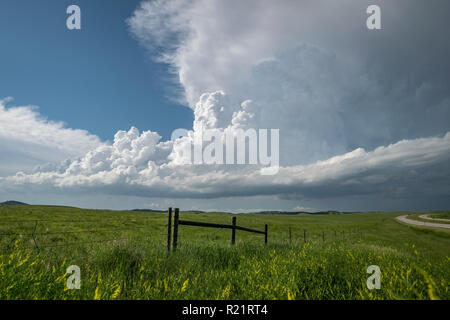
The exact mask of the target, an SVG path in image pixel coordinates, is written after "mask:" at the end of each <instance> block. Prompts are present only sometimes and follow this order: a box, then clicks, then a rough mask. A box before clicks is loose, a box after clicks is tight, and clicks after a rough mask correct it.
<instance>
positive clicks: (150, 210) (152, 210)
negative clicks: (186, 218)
mask: <svg viewBox="0 0 450 320" xmlns="http://www.w3.org/2000/svg"><path fill="white" fill-rule="evenodd" d="M131 211H136V212H167V210H154V209H132V210H131Z"/></svg>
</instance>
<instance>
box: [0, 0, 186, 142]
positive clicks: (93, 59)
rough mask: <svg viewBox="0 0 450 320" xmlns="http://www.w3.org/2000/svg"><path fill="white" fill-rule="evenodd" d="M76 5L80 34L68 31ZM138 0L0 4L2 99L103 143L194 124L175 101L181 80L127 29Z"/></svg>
mask: <svg viewBox="0 0 450 320" xmlns="http://www.w3.org/2000/svg"><path fill="white" fill-rule="evenodd" d="M74 3H76V4H78V5H79V6H80V7H81V10H82V30H79V31H78V30H74V31H69V30H68V29H67V28H66V18H67V16H68V15H67V14H66V8H67V7H68V6H69V5H71V4H74ZM138 4H139V1H108V2H106V1H83V0H81V1H75V2H74V1H65V0H58V1H52V0H43V1H33V0H26V1H24V0H19V1H2V2H1V3H0V39H1V42H2V44H3V45H2V50H0V61H1V63H0V75H1V76H0V98H4V97H8V96H11V97H13V98H14V104H16V105H36V106H39V110H40V113H41V114H42V115H43V116H46V117H48V119H50V120H54V121H64V122H65V123H66V124H67V126H68V127H71V128H79V129H85V130H88V131H89V132H91V133H93V134H96V135H98V136H99V137H101V138H102V139H103V140H111V139H112V137H113V136H114V134H115V133H116V132H117V131H118V130H120V129H123V130H128V129H129V128H130V127H131V126H136V127H137V128H139V129H140V130H149V129H151V130H153V131H157V132H158V133H159V134H161V135H162V136H163V137H165V138H167V137H170V133H171V132H172V130H173V129H175V128H190V127H191V126H192V119H193V116H192V111H191V110H190V109H189V108H186V106H182V105H180V104H179V103H176V102H175V99H176V95H175V94H174V92H175V90H177V86H178V85H177V83H176V82H174V81H173V79H171V76H170V75H169V73H168V71H167V65H165V64H161V63H155V62H153V60H152V59H150V58H149V56H148V55H147V54H146V53H145V50H144V49H142V47H140V46H139V44H138V43H137V42H136V40H135V39H134V38H133V37H132V35H131V34H130V32H129V30H128V26H127V24H126V19H127V18H129V17H130V16H131V15H132V13H133V11H134V10H135V9H136V7H137V6H138Z"/></svg>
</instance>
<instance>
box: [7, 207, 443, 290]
mask: <svg viewBox="0 0 450 320" xmlns="http://www.w3.org/2000/svg"><path fill="white" fill-rule="evenodd" d="M16 210H18V209H16ZM26 210H30V209H26ZM37 210H42V208H38V209H37ZM54 210H55V212H56V215H58V214H61V211H62V209H57V208H55V209H54ZM43 211H45V210H43ZM69 211H70V214H71V217H72V218H74V217H76V218H77V219H78V218H83V216H82V215H83V214H85V213H82V212H81V211H77V210H74V211H71V210H69ZM8 212H9V213H10V211H8ZM83 212H84V211H83ZM17 213H19V214H20V213H21V211H20V210H18V211H17V212H16V214H17ZM43 214H44V213H43ZM96 214H98V216H97V215H96ZM96 214H92V212H90V215H92V216H91V217H86V216H84V219H88V220H90V223H89V225H88V226H80V225H79V224H78V225H77V227H78V228H80V230H83V228H84V230H88V229H89V228H93V227H96V228H100V229H101V228H103V227H105V226H110V227H111V223H112V222H111V221H106V220H107V218H115V219H116V218H118V217H122V218H123V217H124V216H127V215H128V213H125V212H112V213H98V212H97V213H96ZM130 214H131V215H132V214H133V213H130ZM31 215H33V213H31V214H29V216H31ZM34 215H36V214H34ZM107 215H108V216H107ZM396 215H397V214H385V215H382V214H366V216H364V215H361V214H359V215H348V216H345V217H328V219H327V217H326V216H321V217H309V216H307V217H305V218H302V217H278V220H277V217H266V216H257V217H255V216H253V217H252V216H245V217H244V216H243V217H239V218H238V223H239V221H242V223H241V224H244V225H249V226H250V227H257V226H259V225H263V224H262V222H266V221H269V222H271V224H270V225H271V227H269V244H268V245H267V246H265V245H264V244H263V239H262V238H261V237H259V238H258V235H251V234H244V233H242V232H238V234H237V243H236V246H230V245H229V232H226V231H224V232H222V231H219V232H217V231H214V230H213V231H211V230H210V232H209V233H208V231H205V230H203V229H202V230H200V229H198V228H189V227H186V228H183V229H180V243H179V247H178V250H177V251H176V252H171V253H170V254H169V253H168V252H167V248H166V246H165V232H164V228H165V226H164V219H165V217H164V215H161V214H150V215H149V216H148V217H150V218H152V219H154V223H148V221H147V220H145V222H143V221H141V222H139V221H138V220H139V219H136V220H137V221H136V224H135V226H146V227H148V228H147V229H145V228H144V229H143V230H141V229H140V228H135V229H134V231H130V232H128V231H121V232H120V234H114V236H115V237H117V238H126V239H125V240H118V241H110V242H104V243H101V242H100V243H86V241H87V240H92V239H93V237H97V236H98V235H94V234H90V233H89V232H86V233H80V234H78V235H76V237H78V238H77V239H75V238H74V235H72V234H65V235H63V236H61V239H62V240H57V241H56V242H52V241H51V240H49V237H50V236H42V237H41V238H38V239H37V240H38V245H39V243H50V244H51V243H56V244H67V243H70V244H71V245H68V246H61V247H45V246H41V247H40V248H39V249H37V248H35V247H34V244H33V242H32V241H30V238H29V237H26V236H22V237H20V236H9V237H3V242H2V251H1V252H0V299H449V298H450V294H449V292H448V288H449V280H450V268H449V266H450V261H449V246H448V245H449V238H448V237H447V235H446V234H438V233H433V231H429V230H428V231H426V232H422V230H418V229H417V228H410V227H408V226H405V225H401V224H399V223H397V222H396V221H395V220H394V219H393V217H395V216H396ZM5 216H6V215H5ZM18 216H19V215H18V214H17V215H16V217H18ZM186 216H188V215H186ZM21 217H22V218H23V217H24V215H23V214H22V216H21ZM32 218H34V219H37V218H43V216H33V217H32ZM48 218H51V219H49V220H53V221H54V220H58V219H59V220H61V219H62V218H64V219H67V218H68V216H63V215H61V216H58V217H57V218H55V217H51V216H50V217H48ZM134 218H137V217H134ZM134 218H133V216H131V217H129V216H127V221H131V220H130V219H134ZM191 218H192V219H194V216H191ZM207 218H208V215H197V216H195V219H196V220H201V219H205V220H206V219H207ZM8 219H9V220H11V216H8V217H7V219H4V220H3V222H5V221H6V220H8ZM228 219H229V215H214V214H211V215H209V221H219V222H221V221H224V220H228ZM339 219H342V220H343V221H339ZM352 221H353V222H352ZM352 223H353V224H352ZM120 225H121V224H120V223H118V224H117V225H115V226H120ZM122 225H123V224H122ZM285 226H291V228H292V229H293V230H294V235H295V236H294V237H292V238H293V239H291V241H290V242H289V241H288V240H287V233H286V232H285V231H286V230H285V228H284V227H285ZM68 227H70V229H73V228H74V227H73V226H72V225H70V226H67V225H62V224H61V223H54V224H51V223H47V224H43V228H48V229H49V233H50V232H51V231H54V230H66V231H67V230H68ZM306 227H307V228H308V230H309V231H310V232H311V233H313V232H316V233H317V234H319V235H320V232H322V231H323V230H329V231H332V230H333V228H336V229H338V230H340V229H342V230H344V229H345V227H351V228H352V229H358V228H359V229H363V228H366V229H365V232H364V233H363V234H362V236H361V234H360V233H354V235H353V236H350V237H348V238H345V239H333V238H332V237H331V236H330V239H329V240H328V241H325V242H323V241H321V238H320V237H319V238H317V239H312V241H308V242H306V243H305V242H304V241H303V237H302V235H303V234H302V232H300V231H302V230H303V229H304V228H306ZM314 227H315V229H314ZM20 228H22V229H23V228H24V226H21V227H18V226H17V225H13V224H7V223H0V230H3V231H2V232H6V231H19V229H20ZM27 228H28V229H30V228H31V227H30V226H29V224H27V227H26V228H25V229H27ZM28 229H27V230H28ZM44 230H45V229H43V230H41V231H44ZM140 230H141V231H140ZM346 230H347V229H346ZM150 231H152V232H153V236H152V235H149V232H150ZM24 233H25V232H24ZM330 233H331V232H330ZM100 236H101V237H107V236H111V235H109V234H100ZM74 243H75V244H74ZM77 243H78V244H77ZM7 244H8V245H7ZM70 265H78V266H79V267H80V269H81V289H79V290H76V289H74V290H69V289H68V288H67V287H66V281H67V277H68V274H66V269H67V267H68V266H70ZM370 265H378V266H379V267H380V269H381V289H380V290H369V289H368V288H367V286H366V280H367V278H368V277H369V274H367V273H366V270H367V267H368V266H370Z"/></svg>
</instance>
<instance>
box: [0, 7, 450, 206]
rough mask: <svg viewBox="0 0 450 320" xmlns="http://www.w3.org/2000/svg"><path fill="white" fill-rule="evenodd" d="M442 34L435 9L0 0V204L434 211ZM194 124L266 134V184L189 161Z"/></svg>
mask: <svg viewBox="0 0 450 320" xmlns="http://www.w3.org/2000/svg"><path fill="white" fill-rule="evenodd" d="M71 4H76V5H78V6H79V7H80V8H81V30H68V29H67V27H66V19H67V17H68V14H67V13H66V8H67V7H68V6H69V5H71ZM373 4H375V5H378V6H379V7H380V9H381V29H380V30H369V29H368V28H367V26H366V20H367V18H368V17H369V14H367V12H366V10H367V7H368V6H369V5H373ZM449 29H450V4H449V3H448V1H445V0H436V1H434V2H433V3H432V4H429V3H425V2H424V1H420V0H410V1H408V6H404V5H399V4H398V3H395V2H392V1H384V0H376V1H375V0H373V1H356V0H343V1H339V2H336V1H331V0H316V1H312V0H301V1H300V0H297V1H289V0H286V1H277V2H274V1H269V0H248V1H245V2H243V1H237V0H228V1H223V0H190V1H188V0H164V1H162V0H153V1H145V0H144V1H125V0H120V1H114V2H111V3H108V4H106V3H105V2H102V1H61V0H58V1H55V0H54V1H51V0H44V1H30V0H27V1H22V0H19V1H12V0H5V1H2V2H1V4H0V40H1V43H2V47H1V50H0V150H1V153H0V200H2V199H4V200H10V199H14V200H19V201H24V202H27V203H33V204H62V205H73V206H79V207H86V208H109V209H131V208H154V209H165V208H167V207H169V206H171V207H180V208H182V209H183V210H187V209H195V210H211V211H213V210H218V211H219V210H220V211H232V212H251V211H259V210H287V211H320V210H342V211H380V210H383V211H391V210H422V211H424V210H439V209H448V208H449V206H450V165H449V163H450V162H449V160H450V121H449V120H450V61H449V60H450V59H448V56H450V40H449V39H448V36H447V33H448V30H449ZM178 128H183V129H186V130H187V136H185V137H182V138H178V139H176V140H175V139H174V140H171V139H170V138H171V135H172V132H173V131H174V130H175V129H178ZM204 129H207V130H210V132H213V133H214V134H226V133H231V134H236V133H237V132H239V130H253V129H256V130H259V129H277V130H279V149H278V150H279V152H278V154H279V167H277V170H276V173H275V174H270V175H267V174H263V171H264V170H263V169H262V166H263V165H262V164H261V163H258V164H244V165H237V164H210V163H201V164H197V165H193V164H186V159H187V158H186V154H183V152H180V150H184V149H183V148H185V147H186V146H187V145H189V144H191V143H192V142H193V141H194V136H195V135H196V134H197V133H199V132H202V130H204ZM260 150H261V146H258V151H260ZM270 150H272V151H274V150H276V149H274V147H270ZM246 152H247V156H248V152H250V151H249V150H246Z"/></svg>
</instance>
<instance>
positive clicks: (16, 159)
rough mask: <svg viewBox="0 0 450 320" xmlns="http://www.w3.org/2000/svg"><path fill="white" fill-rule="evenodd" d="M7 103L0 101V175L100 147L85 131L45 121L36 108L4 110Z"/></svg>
mask: <svg viewBox="0 0 450 320" xmlns="http://www.w3.org/2000/svg"><path fill="white" fill-rule="evenodd" d="M10 101H12V99H11V98H8V99H4V100H0V147H1V149H2V152H1V156H0V159H1V161H0V176H1V175H5V174H13V173H15V172H17V171H19V170H30V169H31V168H33V167H34V166H37V165H42V164H45V163H47V162H59V161H62V160H64V159H68V158H76V157H79V156H83V155H85V154H86V152H88V151H89V150H92V149H94V148H96V147H97V146H99V145H101V144H102V142H101V141H100V139H99V138H98V137H97V136H95V135H92V134H89V133H88V132H87V131H85V130H75V129H70V128H66V127H65V125H64V123H62V122H53V121H49V120H47V119H45V118H44V117H42V116H41V115H40V114H39V112H38V110H37V107H33V106H13V107H7V106H6V103H8V102H10Z"/></svg>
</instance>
